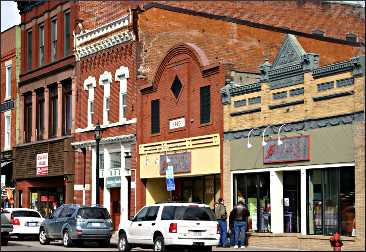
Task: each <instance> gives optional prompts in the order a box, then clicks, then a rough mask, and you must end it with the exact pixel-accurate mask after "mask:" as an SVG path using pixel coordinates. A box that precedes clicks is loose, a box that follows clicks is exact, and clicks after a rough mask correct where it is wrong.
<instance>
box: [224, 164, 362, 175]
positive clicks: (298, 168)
mask: <svg viewBox="0 0 366 252" xmlns="http://www.w3.org/2000/svg"><path fill="white" fill-rule="evenodd" d="M344 166H355V163H336V164H320V165H299V166H286V167H268V168H259V169H246V170H236V171H230V172H231V173H232V174H238V173H253V172H268V171H292V170H301V169H321V168H334V167H344Z"/></svg>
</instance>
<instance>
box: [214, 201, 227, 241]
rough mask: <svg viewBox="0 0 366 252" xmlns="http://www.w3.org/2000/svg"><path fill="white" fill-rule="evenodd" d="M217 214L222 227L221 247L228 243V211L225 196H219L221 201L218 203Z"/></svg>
mask: <svg viewBox="0 0 366 252" xmlns="http://www.w3.org/2000/svg"><path fill="white" fill-rule="evenodd" d="M215 215H216V219H217V221H218V222H219V227H220V243H219V247H226V244H227V224H226V219H227V212H226V207H225V205H224V199H223V198H219V201H218V203H217V204H216V207H215Z"/></svg>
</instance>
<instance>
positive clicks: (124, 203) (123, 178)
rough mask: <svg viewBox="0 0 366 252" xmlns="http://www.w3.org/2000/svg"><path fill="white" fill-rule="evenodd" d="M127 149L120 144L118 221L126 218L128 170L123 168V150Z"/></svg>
mask: <svg viewBox="0 0 366 252" xmlns="http://www.w3.org/2000/svg"><path fill="white" fill-rule="evenodd" d="M126 151H128V150H126V149H125V147H124V146H123V144H121V189H120V190H121V199H120V203H121V215H120V222H122V220H128V210H129V209H128V193H129V192H128V179H127V175H128V172H127V171H126V169H125V164H126V162H125V152H126Z"/></svg>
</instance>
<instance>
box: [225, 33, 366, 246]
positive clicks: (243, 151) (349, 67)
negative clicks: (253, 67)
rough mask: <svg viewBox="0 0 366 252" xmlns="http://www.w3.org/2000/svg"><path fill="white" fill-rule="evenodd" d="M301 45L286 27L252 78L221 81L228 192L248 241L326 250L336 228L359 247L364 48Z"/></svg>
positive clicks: (362, 240) (346, 243)
mask: <svg viewBox="0 0 366 252" xmlns="http://www.w3.org/2000/svg"><path fill="white" fill-rule="evenodd" d="M305 48H306V47H304V48H303V47H302V45H301V42H300V43H299V41H298V40H297V38H296V37H295V36H294V35H287V36H286V39H285V40H284V42H283V44H282V46H281V48H280V50H279V52H278V55H277V56H276V58H275V59H274V61H273V63H272V64H270V63H269V62H268V61H266V62H264V63H263V64H262V65H261V66H260V69H261V74H260V75H259V76H258V77H259V78H258V79H257V81H255V82H248V81H244V82H241V83H239V82H238V81H232V82H230V83H228V84H227V85H226V86H225V87H224V88H223V89H222V91H221V93H222V101H223V104H224V113H223V114H224V138H225V140H224V174H223V176H224V185H225V191H224V195H225V199H226V202H227V203H228V204H229V207H230V209H231V208H232V207H233V205H235V204H236V203H237V202H238V199H239V198H240V197H244V199H245V201H246V203H247V205H248V208H249V211H250V215H251V217H250V221H249V230H250V235H251V236H250V238H249V243H250V244H251V245H259V246H260V244H272V245H275V246H278V247H285V248H297V249H301V250H324V249H325V250H326V249H330V246H329V235H332V234H334V233H335V232H336V231H338V232H340V233H341V235H342V236H344V248H345V249H347V250H349V249H353V250H354V249H356V250H364V249H365V247H364V246H365V215H364V209H365V197H364V196H365V187H364V183H365V181H364V177H365V156H364V153H365V147H364V127H365V117H364V113H365V111H364V106H365V100H364V96H365V89H364V75H365V56H364V55H363V56H357V55H355V56H357V57H353V58H351V59H349V60H346V61H340V62H333V63H332V64H326V65H323V66H319V59H320V61H321V58H322V54H320V55H319V54H315V53H312V52H311V51H308V50H307V48H306V49H305ZM325 53H326V51H324V53H323V54H325Z"/></svg>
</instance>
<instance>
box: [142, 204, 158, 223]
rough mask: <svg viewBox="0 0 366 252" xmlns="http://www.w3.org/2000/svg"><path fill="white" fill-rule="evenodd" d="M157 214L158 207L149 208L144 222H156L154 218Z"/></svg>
mask: <svg viewBox="0 0 366 252" xmlns="http://www.w3.org/2000/svg"><path fill="white" fill-rule="evenodd" d="M158 212H159V206H152V207H149V210H148V212H147V214H146V216H145V218H144V220H146V221H154V220H156V216H157V215H158Z"/></svg>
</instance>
